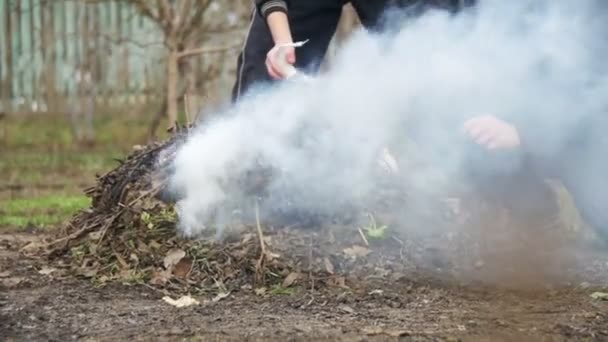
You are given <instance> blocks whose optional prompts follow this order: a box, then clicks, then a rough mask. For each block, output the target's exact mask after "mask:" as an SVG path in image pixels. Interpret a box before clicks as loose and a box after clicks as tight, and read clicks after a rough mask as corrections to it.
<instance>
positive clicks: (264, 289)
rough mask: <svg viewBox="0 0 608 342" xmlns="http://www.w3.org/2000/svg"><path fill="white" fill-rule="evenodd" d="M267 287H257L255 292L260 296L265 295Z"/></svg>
mask: <svg viewBox="0 0 608 342" xmlns="http://www.w3.org/2000/svg"><path fill="white" fill-rule="evenodd" d="M266 290H267V289H266V288H265V287H258V288H257V289H255V294H256V295H258V296H263V295H265V294H266Z"/></svg>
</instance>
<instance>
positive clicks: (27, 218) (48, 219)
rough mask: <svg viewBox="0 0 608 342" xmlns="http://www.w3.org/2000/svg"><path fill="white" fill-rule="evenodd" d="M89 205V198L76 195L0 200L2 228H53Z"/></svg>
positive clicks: (0, 223)
mask: <svg viewBox="0 0 608 342" xmlns="http://www.w3.org/2000/svg"><path fill="white" fill-rule="evenodd" d="M89 205H90V199H89V198H88V197H86V196H74V195H50V196H44V197H33V198H20V199H14V200H0V227H2V226H8V227H18V228H25V227H28V226H31V225H34V226H36V227H42V228H48V227H53V226H55V225H57V224H59V223H61V222H63V221H65V220H66V219H68V218H70V217H71V216H72V215H74V214H75V213H76V212H78V211H79V210H81V209H84V208H87V207H88V206H89Z"/></svg>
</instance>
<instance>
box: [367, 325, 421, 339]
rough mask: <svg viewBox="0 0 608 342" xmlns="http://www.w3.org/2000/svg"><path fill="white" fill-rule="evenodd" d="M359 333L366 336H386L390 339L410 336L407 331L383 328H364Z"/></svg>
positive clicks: (409, 332)
mask: <svg viewBox="0 0 608 342" xmlns="http://www.w3.org/2000/svg"><path fill="white" fill-rule="evenodd" d="M361 331H362V332H363V333H364V334H366V335H388V336H391V337H401V336H409V335H411V334H412V332H411V331H408V330H394V329H385V328H383V327H366V328H363V329H362V330H361Z"/></svg>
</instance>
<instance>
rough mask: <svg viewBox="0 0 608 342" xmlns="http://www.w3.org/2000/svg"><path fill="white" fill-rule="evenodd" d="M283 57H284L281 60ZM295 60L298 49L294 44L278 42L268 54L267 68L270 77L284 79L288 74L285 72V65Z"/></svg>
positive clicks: (291, 63)
mask: <svg viewBox="0 0 608 342" xmlns="http://www.w3.org/2000/svg"><path fill="white" fill-rule="evenodd" d="M279 51H280V53H279ZM281 57H283V58H284V59H283V60H281ZM295 62H296V50H295V48H294V47H292V46H281V45H280V44H277V45H275V46H274V47H273V48H272V49H271V50H270V51H268V53H267V54H266V69H267V70H268V74H269V75H270V77H272V79H275V80H281V79H284V78H285V77H286V76H287V75H286V74H285V67H286V66H287V65H293V64H294V63H295Z"/></svg>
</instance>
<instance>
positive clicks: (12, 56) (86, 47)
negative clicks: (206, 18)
mask: <svg viewBox="0 0 608 342" xmlns="http://www.w3.org/2000/svg"><path fill="white" fill-rule="evenodd" d="M218 3H221V2H218ZM162 38H163V35H162V32H161V31H160V29H159V28H158V27H157V26H156V24H155V23H154V22H152V21H151V20H149V19H147V18H146V17H144V16H141V15H139V14H138V13H137V12H136V10H135V9H134V8H133V7H132V6H131V5H129V4H128V3H126V2H120V1H100V2H86V1H80V0H0V81H1V83H0V111H3V110H4V111H41V110H46V109H47V108H48V109H52V108H65V107H64V106H65V105H69V103H68V102H69V101H71V99H77V97H78V94H81V91H82V88H83V87H84V88H86V87H87V86H88V87H90V88H89V89H88V91H94V93H95V94H96V95H95V96H96V102H98V103H104V104H108V105H110V106H111V105H117V104H125V103H126V104H132V103H146V102H148V101H158V99H159V95H160V94H161V93H162V92H163V91H164V90H163V88H162V85H163V79H164V71H165V69H164V64H162V59H163V58H164V53H165V50H164V46H163V45H162ZM224 60H226V59H224ZM228 60H229V61H231V59H228ZM231 64H234V63H231Z"/></svg>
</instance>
